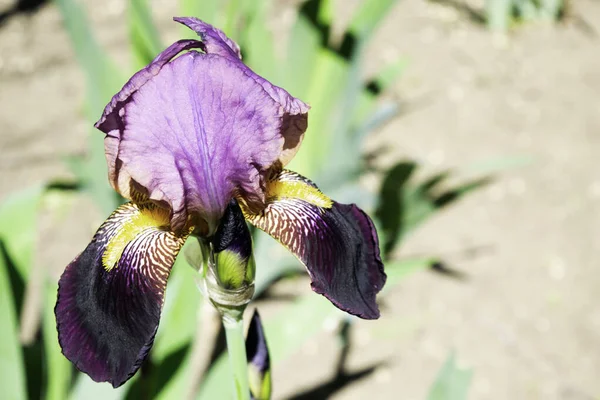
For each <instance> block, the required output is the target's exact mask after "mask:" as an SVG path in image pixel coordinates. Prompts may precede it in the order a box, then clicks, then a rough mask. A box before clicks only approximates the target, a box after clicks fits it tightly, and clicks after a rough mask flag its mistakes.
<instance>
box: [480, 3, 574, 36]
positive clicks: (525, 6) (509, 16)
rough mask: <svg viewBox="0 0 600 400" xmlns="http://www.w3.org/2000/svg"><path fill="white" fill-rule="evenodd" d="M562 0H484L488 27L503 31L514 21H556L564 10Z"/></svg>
mask: <svg viewBox="0 0 600 400" xmlns="http://www.w3.org/2000/svg"><path fill="white" fill-rule="evenodd" d="M564 3H565V2H564V0H486V2H485V13H486V21H487V25H488V27H489V28H490V29H491V30H493V31H501V32H505V31H506V30H508V28H509V27H510V26H511V25H512V24H515V23H521V22H522V23H527V22H534V21H557V20H558V19H559V18H560V16H561V15H562V13H563V12H564V7H565V4H564Z"/></svg>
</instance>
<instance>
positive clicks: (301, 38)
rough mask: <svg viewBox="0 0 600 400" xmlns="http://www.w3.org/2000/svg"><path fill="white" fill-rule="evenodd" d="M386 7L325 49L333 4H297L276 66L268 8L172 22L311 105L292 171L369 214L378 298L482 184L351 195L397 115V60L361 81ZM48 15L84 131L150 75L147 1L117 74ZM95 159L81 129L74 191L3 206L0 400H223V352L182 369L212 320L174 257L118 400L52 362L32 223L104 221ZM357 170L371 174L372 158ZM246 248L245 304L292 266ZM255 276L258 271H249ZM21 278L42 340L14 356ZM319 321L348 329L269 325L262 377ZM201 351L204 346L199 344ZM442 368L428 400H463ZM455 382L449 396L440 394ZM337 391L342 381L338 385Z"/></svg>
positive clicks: (401, 175) (69, 24) (266, 244)
mask: <svg viewBox="0 0 600 400" xmlns="http://www.w3.org/2000/svg"><path fill="white" fill-rule="evenodd" d="M395 3H396V0H379V1H365V2H363V3H362V5H361V6H360V7H359V8H358V9H357V10H356V11H355V13H354V15H353V17H352V19H351V21H350V23H349V25H348V26H347V28H346V30H345V32H344V33H343V35H342V40H341V41H339V42H334V40H333V38H332V36H331V31H332V29H331V28H332V22H333V18H334V15H335V13H334V11H333V8H332V7H333V6H332V2H331V1H328V0H309V1H306V2H304V3H302V5H301V6H300V8H299V10H298V15H297V19H296V20H295V22H294V24H293V25H292V27H291V28H290V35H289V41H288V43H287V45H286V47H285V49H286V50H285V52H284V53H283V54H279V53H277V52H276V46H275V44H274V42H275V39H274V38H273V35H272V33H271V32H270V31H269V29H268V24H267V21H268V19H269V18H270V15H271V10H272V8H271V7H272V3H271V1H268V0H257V1H250V0H230V1H228V2H221V1H218V0H204V1H198V0H181V2H180V7H181V14H182V15H192V16H197V17H199V18H201V19H204V20H205V21H207V22H209V23H212V24H214V25H216V26H219V27H224V29H225V30H226V32H227V33H228V34H229V35H231V36H232V37H233V38H234V39H235V40H236V41H238V43H239V44H240V45H241V48H242V51H243V55H244V59H245V61H246V62H247V63H248V64H249V65H250V66H251V67H252V68H254V69H255V70H256V71H257V72H258V73H259V74H262V75H263V76H265V77H266V78H268V79H270V80H271V81H272V82H274V83H275V84H277V85H280V86H282V87H284V88H286V89H287V90H289V91H290V92H291V93H292V94H293V95H294V96H297V97H299V98H301V99H303V100H304V101H307V102H308V103H310V104H311V106H312V110H311V112H310V126H309V130H308V132H307V133H306V139H305V140H304V143H303V145H302V150H301V151H300V152H299V153H298V155H297V156H296V158H295V160H294V161H293V165H292V166H291V167H292V168H293V169H294V170H296V171H299V172H300V173H302V174H305V175H307V176H310V177H311V179H312V180H314V181H315V182H317V183H318V184H319V185H320V187H321V188H322V189H323V191H324V192H326V193H328V194H329V195H331V196H332V197H334V198H336V199H337V200H339V201H342V202H355V203H358V204H359V205H360V206H361V207H363V208H366V209H367V210H368V209H371V210H373V209H374V208H375V212H374V213H373V214H372V215H373V216H374V220H375V223H376V224H377V225H378V227H379V228H380V229H379V232H380V235H381V243H382V245H383V249H382V254H383V255H384V262H385V264H386V273H387V274H388V283H387V285H386V288H385V289H386V290H385V291H384V296H385V293H387V292H389V291H390V290H391V289H393V287H394V286H395V285H397V284H398V283H399V282H400V281H401V280H402V279H404V278H405V277H406V276H407V275H409V274H410V273H412V272H415V271H418V270H421V269H424V268H427V267H429V266H431V265H432V264H433V263H434V262H436V261H437V260H436V259H435V258H422V259H412V260H401V259H397V258H395V256H394V254H395V253H397V249H398V248H399V246H400V244H401V242H402V239H403V238H404V237H405V236H406V235H407V234H409V233H410V232H412V231H414V230H415V229H416V228H418V227H419V226H420V225H421V224H422V223H423V222H425V221H426V220H427V219H428V218H430V217H432V216H433V215H435V213H436V212H437V211H439V209H440V208H442V207H444V206H447V205H448V204H451V203H453V202H454V201H456V200H457V199H459V198H460V197H461V196H462V195H464V194H466V193H468V192H470V191H471V190H473V189H476V188H478V187H480V186H481V185H482V184H484V183H485V181H484V180H475V181H473V182H468V183H466V184H464V185H459V186H457V187H454V188H451V189H448V188H447V187H446V185H444V182H445V180H446V179H447V178H448V176H449V175H450V172H449V171H446V172H443V173H440V174H436V175H434V176H432V177H430V178H428V179H425V180H423V181H420V182H415V180H414V179H412V174H413V172H414V171H415V170H416V168H417V165H416V164H415V163H412V162H407V161H401V162H398V163H396V164H395V165H393V166H392V167H390V168H388V169H386V170H376V172H377V173H378V174H379V176H380V177H381V179H382V182H383V183H382V186H381V189H380V191H379V193H377V194H369V193H367V192H365V191H364V190H363V189H361V188H360V185H359V178H360V177H361V175H362V174H364V173H365V172H367V171H373V168H372V167H371V166H370V164H368V163H367V162H366V161H365V157H364V155H363V154H362V148H363V144H364V141H365V140H366V139H367V137H368V134H369V133H370V132H372V131H373V130H375V129H377V128H378V127H379V126H381V125H382V124H383V123H385V122H386V121H388V120H389V119H390V118H392V117H393V116H395V115H396V113H397V111H398V105H397V104H396V103H393V102H385V101H383V100H382V98H381V96H380V95H381V94H382V93H384V92H385V91H386V90H388V89H389V87H390V85H391V84H393V83H394V82H395V81H396V80H397V79H398V78H399V76H400V75H401V73H402V71H403V69H404V68H405V67H406V65H407V63H406V60H404V59H399V60H397V61H395V62H393V63H391V64H389V65H385V66H382V68H381V70H380V71H379V73H378V74H376V75H375V76H373V77H371V78H369V79H365V78H364V76H363V71H362V67H363V62H364V59H365V49H366V47H367V46H368V45H369V43H370V40H371V37H372V34H373V32H374V31H375V30H376V29H377V27H378V26H379V25H380V24H381V21H382V20H383V18H384V16H385V15H386V13H388V12H389V10H390V9H391V7H393V6H394V4H395ZM56 4H57V6H58V7H59V9H60V11H61V13H62V16H63V18H64V24H65V28H66V30H67V32H68V34H69V37H70V39H71V42H72V45H73V48H74V50H75V54H76V56H77V60H78V61H79V63H80V65H81V67H82V69H83V70H84V72H85V79H86V85H87V98H86V114H87V116H88V117H89V120H90V121H95V120H96V119H97V117H98V116H99V115H100V114H101V112H102V109H103V107H104V105H105V104H106V103H107V102H108V101H109V100H110V98H111V96H112V95H113V94H114V93H116V92H117V91H118V90H119V88H120V87H121V86H122V85H123V84H124V83H125V81H126V77H127V76H130V75H131V74H132V73H133V72H134V71H135V70H137V69H139V68H140V67H141V66H143V65H145V64H147V63H148V62H150V61H151V59H152V58H153V57H154V56H156V55H157V54H158V53H159V52H160V51H161V50H162V48H163V44H162V43H161V39H160V35H159V32H158V30H157V29H156V27H155V25H154V23H153V21H152V13H151V10H150V9H149V6H148V3H147V0H130V1H129V3H128V21H129V22H128V23H129V40H130V43H131V54H132V61H133V65H132V66H131V67H130V68H128V69H126V68H120V67H119V68H118V67H116V65H115V63H114V62H113V61H112V59H111V58H110V57H109V56H108V55H107V53H106V52H105V51H104V49H102V48H101V47H100V46H99V44H98V42H97V41H96V39H95V36H94V33H93V32H92V30H91V29H90V24H89V23H88V20H87V16H86V13H85V12H84V9H83V8H82V7H81V5H80V4H79V3H77V2H75V1H74V0H56ZM170 17H171V16H169V18H170ZM183 32H184V31H182V33H183ZM183 35H185V36H187V37H190V31H189V30H185V32H184V33H183ZM192 36H193V35H192ZM103 150H104V149H103V144H102V135H101V134H100V133H99V132H97V131H95V130H94V129H92V128H90V138H89V146H88V153H87V154H86V156H85V157H71V158H69V159H68V160H67V162H68V163H69V165H70V166H71V167H72V170H73V173H74V176H75V181H74V182H72V183H69V184H67V185H48V186H39V187H34V188H31V189H29V190H26V191H23V192H20V193H16V194H14V195H12V196H11V197H9V198H8V199H6V200H5V201H4V203H3V204H2V205H1V206H0V324H1V325H2V327H3V332H4V336H3V340H2V341H0V376H1V377H2V382H3V384H2V387H3V396H5V397H3V398H7V399H10V400H13V399H14V400H20V399H27V398H29V399H33V398H44V399H67V398H71V399H95V398H98V399H102V400H110V399H125V398H139V397H140V396H142V397H143V398H157V399H179V398H183V397H184V396H185V394H186V393H189V390H190V388H192V389H193V388H194V387H195V386H196V385H197V384H198V383H199V382H200V381H201V384H200V386H199V388H200V389H199V392H198V398H199V399H215V398H222V397H223V390H224V389H223V388H229V382H228V381H229V376H228V366H227V362H226V360H225V357H223V355H222V354H221V352H222V348H219V347H215V349H214V350H213V356H214V357H213V358H214V362H213V363H212V364H211V367H210V369H209V370H208V372H207V373H206V374H205V375H204V376H203V377H202V376H199V375H198V371H196V369H195V368H194V367H193V365H192V364H193V362H194V357H195V354H194V349H195V348H196V346H194V344H195V343H197V342H196V334H197V332H198V330H199V329H201V328H202V327H203V326H204V324H209V323H211V321H208V320H203V319H202V318H203V315H204V314H203V313H202V311H201V310H202V303H203V299H202V297H201V295H200V293H199V292H198V290H197V288H196V287H195V285H193V284H192V282H193V281H194V279H195V270H194V269H193V268H190V267H189V266H188V262H187V261H186V260H185V259H184V257H179V258H178V260H177V262H176V265H175V267H174V268H173V273H172V275H171V278H170V280H169V285H168V287H167V300H166V303H165V306H164V310H163V316H162V321H161V326H160V329H159V332H158V334H157V338H156V341H155V345H154V347H153V349H152V352H151V355H150V358H149V360H148V362H147V365H145V366H144V367H143V368H142V370H141V373H138V374H137V375H136V376H135V377H134V378H133V379H132V380H130V381H129V382H127V384H125V385H124V386H123V387H121V388H119V389H117V390H113V389H112V388H110V387H109V386H108V385H99V384H96V383H94V382H92V381H91V380H90V379H89V378H88V377H87V376H85V375H83V374H81V373H78V372H77V371H75V370H74V368H73V366H72V365H71V364H70V363H69V362H68V361H67V360H66V359H65V358H64V357H63V356H62V354H61V353H60V348H59V345H58V343H57V335H56V328H55V322H54V314H53V306H54V303H55V301H56V281H55V278H52V277H51V275H50V274H49V272H48V271H47V270H46V269H47V268H46V267H47V266H44V265H42V266H41V267H39V268H35V273H34V274H32V271H34V262H33V255H34V254H35V252H36V249H35V242H36V236H37V219H38V210H39V208H40V205H41V204H42V202H43V201H44V198H46V197H47V196H49V193H50V192H52V193H54V194H56V193H57V192H59V193H61V192H63V191H65V189H68V191H70V192H72V191H73V190H75V191H76V193H84V194H87V195H89V196H91V197H92V198H93V199H94V201H95V202H96V204H97V206H98V208H99V209H100V210H101V211H102V212H103V213H105V214H107V215H108V213H110V212H112V210H113V209H114V208H115V207H116V206H117V205H118V204H119V203H120V202H121V201H122V199H120V198H119V197H118V196H117V195H115V193H114V192H113V190H112V189H111V188H110V186H109V185H108V182H107V181H106V167H105V159H104V151H103ZM369 161H370V162H373V161H376V156H375V157H374V158H373V157H372V158H371V159H370V160H369ZM498 168H502V166H499V167H498ZM440 187H443V188H444V189H440ZM91 233H92V232H90V234H91ZM254 243H255V257H256V262H257V266H258V271H257V282H256V295H257V296H261V295H263V294H264V293H265V291H266V290H267V289H268V287H269V286H270V284H271V283H273V282H274V281H275V280H277V279H280V278H282V277H286V276H289V275H290V274H291V275H293V274H296V273H298V272H299V271H302V269H301V266H300V264H299V263H298V262H297V260H296V259H295V258H293V257H292V256H290V255H289V254H288V253H287V252H285V251H283V249H282V248H281V246H279V245H277V244H276V243H275V242H274V240H272V239H271V238H269V237H268V236H267V235H263V234H259V235H256V237H255V241H254ZM184 252H185V251H184ZM266 265H268V266H269V268H262V266H266ZM40 274H41V275H40ZM32 275H33V276H32ZM32 279H37V280H36V282H37V283H38V284H39V285H40V287H41V290H42V292H43V295H42V297H43V301H42V307H41V310H40V315H41V317H40V319H41V321H40V328H39V329H40V332H41V334H39V335H37V336H35V337H34V340H33V341H31V342H30V343H27V344H23V345H21V344H20V339H19V332H20V330H21V328H22V325H21V323H20V322H19V321H20V317H21V315H20V314H21V310H22V309H23V303H24V301H25V298H26V291H27V289H28V287H29V286H31V285H32V283H31V282H32ZM328 319H337V320H340V321H346V323H347V324H348V329H350V328H351V326H352V324H351V323H349V322H348V321H350V322H351V321H352V320H351V319H349V318H348V316H346V315H345V314H343V313H341V312H340V311H338V310H337V309H335V308H334V307H333V306H332V305H331V304H330V303H329V302H328V301H327V300H325V299H324V298H322V297H321V296H317V295H315V294H313V293H312V292H311V291H310V290H308V289H307V290H306V291H305V294H303V295H301V296H300V297H298V298H297V299H295V300H294V302H293V304H291V305H289V306H288V307H287V308H286V309H285V310H284V311H283V312H281V313H280V314H279V315H277V316H276V317H274V318H271V319H266V320H265V323H264V325H265V331H266V335H267V338H268V343H269V346H270V352H271V359H272V362H273V364H274V365H275V368H276V366H277V363H278V362H280V361H282V360H284V359H286V358H288V357H290V356H291V355H293V354H294V353H295V352H296V351H298V349H299V348H301V346H302V345H303V344H304V343H305V342H306V341H307V340H309V339H310V338H311V337H312V336H314V335H316V334H317V333H319V332H320V331H321V330H322V329H323V326H324V322H325V321H326V320H328ZM204 346H211V344H210V343H204ZM449 363H450V364H448V365H446V367H444V370H443V372H442V374H441V375H440V378H439V379H438V381H437V382H436V384H435V387H434V389H433V391H432V393H433V394H432V397H430V398H431V399H450V398H452V399H459V398H462V397H443V396H442V397H440V396H441V394H440V393H442V394H443V393H445V392H446V391H448V390H451V391H452V393H454V392H457V393H458V392H460V391H459V390H458V389H456V387H460V388H463V387H466V386H467V384H468V379H466V378H465V375H464V374H459V373H456V372H453V371H454V369H453V368H454V366H453V365H454V364H453V361H452V359H451V360H450V361H449ZM195 371H196V372H195ZM199 372H202V371H199ZM194 374H195V375H194ZM455 380H457V382H458V383H456V384H455V383H453V382H454V381H455ZM349 382H351V380H348V381H347V382H346V383H349ZM346 383H344V384H346ZM276 385H277V382H275V386H276ZM456 385H458V386H456ZM447 388H449V389H447ZM465 390H466V389H465ZM461 393H462V392H461Z"/></svg>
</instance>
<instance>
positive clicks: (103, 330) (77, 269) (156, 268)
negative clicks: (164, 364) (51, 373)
mask: <svg viewBox="0 0 600 400" xmlns="http://www.w3.org/2000/svg"><path fill="white" fill-rule="evenodd" d="M168 223H169V211H168V210H164V209H161V208H158V207H156V206H155V205H152V204H147V205H143V206H138V205H135V204H133V203H127V204H124V205H122V206H120V207H119V208H118V209H117V210H116V211H115V212H114V213H113V214H112V215H111V216H110V217H109V218H108V219H107V220H106V221H105V222H104V223H103V224H102V226H101V227H100V228H99V229H98V231H97V232H96V234H95V235H94V237H93V239H92V241H91V243H90V244H89V245H88V246H87V248H86V249H85V250H84V251H83V253H81V254H80V255H79V256H78V257H77V258H76V259H75V260H74V261H73V262H71V264H69V265H68V266H67V268H66V269H65V272H64V273H63V275H62V276H61V278H60V282H59V289H58V300H57V304H56V308H55V313H56V322H57V328H58V339H59V342H60V345H61V347H62V350H63V353H64V355H65V356H66V357H67V358H68V359H69V360H71V361H72V362H73V363H74V364H75V365H76V366H77V368H79V369H80V370H82V371H83V372H85V373H87V374H88V375H89V376H90V377H91V378H92V379H94V380H95V381H99V382H104V381H108V382H110V383H111V384H112V385H113V386H114V387H117V386H120V385H121V384H123V383H124V382H125V381H126V380H127V379H129V377H131V376H132V375H133V374H134V373H135V371H137V369H138V368H139V367H140V365H141V363H142V361H143V360H144V358H145V357H146V355H147V354H148V351H149V350H150V347H151V346H152V343H153V341H154V335H155V334H156V330H157V328H158V322H159V318H160V312H161V309H162V305H163V303H164V294H165V288H166V284H167V279H168V277H169V273H170V272H171V267H172V266H173V263H174V262H175V258H176V256H177V254H178V252H179V250H180V249H181V247H182V246H183V243H184V242H185V239H186V238H187V235H186V236H177V235H176V234H175V233H173V232H172V231H171V230H170V229H169V225H168Z"/></svg>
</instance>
